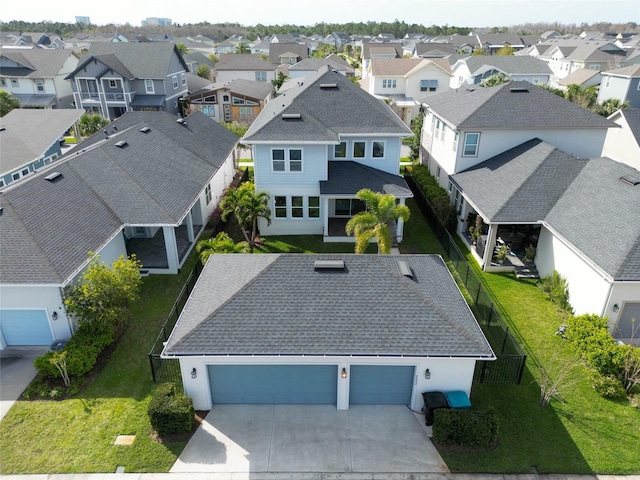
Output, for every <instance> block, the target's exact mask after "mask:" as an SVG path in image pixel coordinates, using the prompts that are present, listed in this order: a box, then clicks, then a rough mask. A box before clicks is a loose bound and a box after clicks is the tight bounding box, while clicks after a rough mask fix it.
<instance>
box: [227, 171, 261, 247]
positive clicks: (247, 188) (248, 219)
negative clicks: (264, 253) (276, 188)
mask: <svg viewBox="0 0 640 480" xmlns="http://www.w3.org/2000/svg"><path fill="white" fill-rule="evenodd" d="M269 198H270V196H269V194H268V193H267V192H264V191H262V192H256V189H255V186H254V184H253V183H251V182H245V183H243V184H242V185H240V186H239V187H238V188H236V189H229V190H227V193H226V195H225V196H224V197H223V198H222V200H221V201H220V208H221V209H222V220H225V221H226V220H227V218H228V217H229V215H230V214H233V216H234V217H235V218H236V220H237V221H238V224H239V225H240V230H242V235H243V236H244V238H245V240H246V241H247V243H248V244H249V251H250V252H253V250H254V248H255V246H256V238H257V236H258V219H259V218H264V219H265V220H266V221H267V224H271V209H270V208H269Z"/></svg>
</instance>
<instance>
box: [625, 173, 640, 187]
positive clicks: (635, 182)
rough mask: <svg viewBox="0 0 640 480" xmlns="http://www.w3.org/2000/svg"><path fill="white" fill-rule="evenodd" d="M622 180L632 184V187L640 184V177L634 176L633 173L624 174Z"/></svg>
mask: <svg viewBox="0 0 640 480" xmlns="http://www.w3.org/2000/svg"><path fill="white" fill-rule="evenodd" d="M620 180H622V181H623V182H624V183H626V184H627V185H631V186H632V187H635V186H636V185H640V178H638V177H634V176H633V175H624V176H622V177H620Z"/></svg>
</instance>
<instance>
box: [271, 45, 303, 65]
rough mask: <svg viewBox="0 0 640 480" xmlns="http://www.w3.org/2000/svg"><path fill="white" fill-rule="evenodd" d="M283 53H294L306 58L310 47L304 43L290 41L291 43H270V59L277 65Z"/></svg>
mask: <svg viewBox="0 0 640 480" xmlns="http://www.w3.org/2000/svg"><path fill="white" fill-rule="evenodd" d="M283 53H293V54H294V55H295V56H296V57H298V58H300V59H305V58H307V57H308V56H309V47H308V46H307V45H305V44H304V43H297V42H290V43H280V42H278V43H270V44H269V61H270V62H271V63H274V64H276V65H279V64H280V56H281V55H282V54H283Z"/></svg>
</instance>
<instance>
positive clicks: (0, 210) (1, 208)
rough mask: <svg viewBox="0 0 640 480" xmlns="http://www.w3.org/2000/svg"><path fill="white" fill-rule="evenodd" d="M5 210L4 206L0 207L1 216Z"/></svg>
mask: <svg viewBox="0 0 640 480" xmlns="http://www.w3.org/2000/svg"><path fill="white" fill-rule="evenodd" d="M3 212H4V207H0V217H1V216H2V213H3Z"/></svg>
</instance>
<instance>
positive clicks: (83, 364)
mask: <svg viewBox="0 0 640 480" xmlns="http://www.w3.org/2000/svg"><path fill="white" fill-rule="evenodd" d="M113 339H114V329H113V327H112V326H111V325H99V324H93V323H82V324H80V326H79V327H78V330H77V332H76V333H75V335H74V336H73V337H71V339H70V340H69V342H68V343H67V344H66V345H65V347H64V351H65V352H67V355H66V362H67V373H68V374H69V376H70V377H82V376H83V375H86V374H87V373H89V372H90V371H91V369H92V368H93V367H94V366H95V364H96V362H97V361H98V356H99V355H100V354H101V353H102V352H103V350H104V349H105V348H107V347H108V346H109V345H111V343H113ZM52 356H53V352H48V353H46V354H44V355H42V356H41V357H38V358H36V359H35V360H34V362H33V364H34V365H35V367H36V370H37V371H38V373H39V374H40V375H42V376H43V377H45V378H56V377H59V376H60V372H59V371H58V369H57V368H56V367H55V365H53V364H52V363H51V360H50V359H51V357H52Z"/></svg>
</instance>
